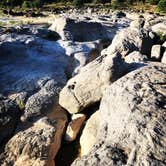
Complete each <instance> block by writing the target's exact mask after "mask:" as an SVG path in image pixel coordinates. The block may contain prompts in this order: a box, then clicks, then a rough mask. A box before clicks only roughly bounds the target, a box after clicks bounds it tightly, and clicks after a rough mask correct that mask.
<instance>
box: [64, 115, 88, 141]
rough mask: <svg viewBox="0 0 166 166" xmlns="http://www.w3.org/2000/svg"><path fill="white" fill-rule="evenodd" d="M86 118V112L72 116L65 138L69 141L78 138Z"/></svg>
mask: <svg viewBox="0 0 166 166" xmlns="http://www.w3.org/2000/svg"><path fill="white" fill-rule="evenodd" d="M85 119H86V116H85V114H74V115H72V117H71V122H70V123H69V124H68V126H67V129H66V133H65V140H66V141H68V142H72V141H74V140H75V139H76V137H77V135H78V133H79V132H80V130H81V127H82V126H83V124H84V121H85Z"/></svg>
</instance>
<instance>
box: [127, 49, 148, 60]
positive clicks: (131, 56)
mask: <svg viewBox="0 0 166 166" xmlns="http://www.w3.org/2000/svg"><path fill="white" fill-rule="evenodd" d="M124 59H125V62H127V63H144V62H146V61H147V60H148V58H147V56H146V55H142V54H141V53H140V52H139V51H133V52H132V53H130V54H129V55H127V56H126V57H125V58H124Z"/></svg>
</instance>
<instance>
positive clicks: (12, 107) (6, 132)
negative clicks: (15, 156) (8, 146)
mask: <svg viewBox="0 0 166 166" xmlns="http://www.w3.org/2000/svg"><path fill="white" fill-rule="evenodd" d="M19 117H20V112H19V108H18V106H17V104H16V103H15V102H13V101H12V100H10V99H8V98H6V97H4V96H2V95H0V133H1V134H0V135H1V136H0V144H1V143H2V141H4V140H5V139H8V138H9V136H11V135H12V134H13V132H14V130H15V128H16V125H17V123H18V122H19Z"/></svg>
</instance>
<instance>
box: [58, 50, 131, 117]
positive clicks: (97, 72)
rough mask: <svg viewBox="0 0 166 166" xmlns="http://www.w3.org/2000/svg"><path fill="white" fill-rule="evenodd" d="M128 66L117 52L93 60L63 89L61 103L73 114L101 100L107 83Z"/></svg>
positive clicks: (121, 73) (114, 79)
mask: <svg viewBox="0 0 166 166" xmlns="http://www.w3.org/2000/svg"><path fill="white" fill-rule="evenodd" d="M127 67H128V66H127V65H126V64H125V63H124V61H123V60H122V59H121V55H120V54H118V53H115V54H113V55H109V56H104V55H103V56H100V57H99V58H97V59H96V60H94V61H92V62H91V63H89V64H88V65H86V66H85V67H84V68H82V70H81V72H80V73H79V74H78V75H76V76H75V77H73V78H71V79H70V80H69V81H68V82H67V85H66V86H65V87H64V88H63V89H62V91H61V92H60V96H59V104H60V105H61V106H62V107H64V108H65V109H66V110H67V111H69V112H70V113H71V114H74V113H77V112H80V111H82V110H83V109H84V108H86V107H87V106H89V105H91V104H93V103H95V102H97V101H99V100H100V99H101V97H102V92H103V90H104V88H105V86H106V85H109V84H110V83H111V82H114V81H116V80H117V79H118V78H120V77H121V76H123V75H124V74H126V72H127V70H128V68H127Z"/></svg>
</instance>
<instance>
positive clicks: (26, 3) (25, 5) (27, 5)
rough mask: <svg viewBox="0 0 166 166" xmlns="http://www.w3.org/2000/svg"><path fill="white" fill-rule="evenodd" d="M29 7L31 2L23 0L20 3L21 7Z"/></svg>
mask: <svg viewBox="0 0 166 166" xmlns="http://www.w3.org/2000/svg"><path fill="white" fill-rule="evenodd" d="M30 7H31V4H30V2H29V1H24V2H23V4H22V8H30Z"/></svg>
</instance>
